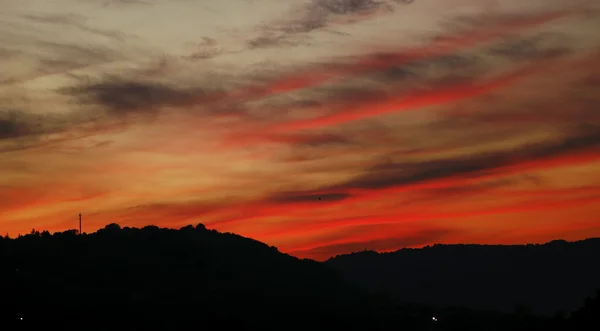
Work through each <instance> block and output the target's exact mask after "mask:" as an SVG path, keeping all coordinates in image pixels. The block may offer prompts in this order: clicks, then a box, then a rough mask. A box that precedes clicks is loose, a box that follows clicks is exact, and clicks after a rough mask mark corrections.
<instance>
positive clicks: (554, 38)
mask: <svg viewBox="0 0 600 331" xmlns="http://www.w3.org/2000/svg"><path fill="white" fill-rule="evenodd" d="M569 42H570V40H569V39H568V37H567V36H566V35H565V34H560V33H550V32H544V33H540V34H537V35H535V36H531V37H523V38H518V39H516V38H508V39H506V40H504V41H503V42H501V43H499V44H497V45H494V46H492V47H490V49H489V50H488V54H490V55H494V56H500V57H504V58H507V59H510V60H531V59H535V60H538V59H544V58H549V57H557V56H561V55H565V54H567V53H569V52H570V51H571V48H570V47H569Z"/></svg>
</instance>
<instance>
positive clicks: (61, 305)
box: [0, 224, 600, 331]
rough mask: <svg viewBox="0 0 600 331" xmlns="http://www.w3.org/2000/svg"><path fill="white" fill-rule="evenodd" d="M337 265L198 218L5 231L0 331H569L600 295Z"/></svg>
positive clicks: (0, 243)
mask: <svg viewBox="0 0 600 331" xmlns="http://www.w3.org/2000/svg"><path fill="white" fill-rule="evenodd" d="M433 250H439V248H433ZM358 256H360V257H365V260H366V262H368V263H371V264H373V263H372V260H371V259H372V258H375V260H376V259H377V258H381V257H384V256H385V255H377V254H373V253H371V254H357V255H355V256H354V257H358ZM480 256H485V254H483V255H480ZM343 260H345V261H347V262H351V261H352V262H353V263H355V262H358V260H356V259H354V258H353V257H352V256H350V257H345V258H344V257H341V258H339V260H338V261H343ZM422 261H423V259H421V258H419V259H418V260H415V262H414V265H415V266H422V265H424V263H423V262H422ZM427 263H428V262H427V261H426V262H425V264H427ZM333 264H335V263H332V261H330V262H329V263H328V264H324V263H318V262H315V261H312V260H300V259H297V258H295V257H292V256H289V255H286V254H282V253H280V252H279V251H278V250H277V249H276V248H275V247H270V246H268V245H265V244H263V243H260V242H257V241H255V240H252V239H248V238H243V237H240V236H237V235H234V234H229V233H219V232H216V231H214V230H207V229H206V228H205V227H204V226H203V225H202V224H199V225H198V226H196V227H193V226H186V227H184V228H182V229H179V230H172V229H160V228H157V227H154V226H148V227H145V228H143V229H136V228H120V227H119V226H118V225H116V224H111V225H109V226H107V227H105V228H104V229H101V230H99V231H98V232H96V233H93V234H82V235H79V234H77V232H76V231H66V232H62V233H55V234H52V235H51V234H50V233H48V232H43V233H39V232H35V231H32V233H31V234H29V235H26V236H21V237H19V238H15V239H9V238H2V237H0V330H36V331H37V330H46V329H57V330H102V331H105V330H119V331H120V330H127V331H132V330H144V331H148V330H161V331H162V330H220V329H231V330H256V331H258V330H260V331H265V330H267V331H270V330H286V331H287V330H292V331H296V330H298V331H299V330H302V331H305V330H327V331H329V330H334V329H340V330H357V331H359V330H360V331H364V330H369V331H371V330H394V331H396V330H407V331H431V330H436V331H455V330H456V331H458V330H460V331H481V330H487V331H508V330H510V331H535V330H540V331H541V330H544V331H553V330H554V331H567V330H568V331H572V330H588V328H587V327H585V328H578V329H576V328H574V327H575V326H578V325H587V324H589V323H588V321H589V320H592V316H595V315H596V313H597V312H598V310H599V309H598V302H599V301H600V300H598V299H595V300H587V301H586V302H585V303H586V306H585V307H584V308H585V309H584V308H582V310H581V312H580V313H579V315H577V316H578V317H577V318H576V319H564V318H553V319H549V318H540V317H535V316H531V315H527V314H504V313H490V312H483V311H477V310H469V309H464V308H450V309H445V308H436V307H433V308H432V307H428V306H427V305H419V304H412V303H411V304H408V303H407V304H405V303H399V302H398V301H396V300H393V299H391V297H389V296H386V295H379V294H369V293H368V292H367V291H364V290H363V289H360V286H357V285H351V284H349V283H347V282H346V281H345V280H344V277H343V276H342V275H341V274H340V273H339V272H338V271H335V270H334V269H333V268H331V267H330V266H328V265H333ZM366 268H369V264H366ZM380 271H381V270H380ZM435 276H436V277H438V278H439V277H440V275H435ZM486 290H487V289H486ZM553 291H556V289H550V290H549V292H548V293H552V292H553ZM547 296H550V294H548V295H547ZM547 296H546V297H547ZM411 299H413V298H411ZM490 300H492V299H490ZM407 301H408V300H407ZM414 301H423V300H414ZM425 301H426V300H425ZM579 303H580V304H579V305H580V306H582V305H583V303H584V302H583V300H580V302H579Z"/></svg>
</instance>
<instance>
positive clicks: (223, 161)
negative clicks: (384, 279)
mask: <svg viewBox="0 0 600 331" xmlns="http://www.w3.org/2000/svg"><path fill="white" fill-rule="evenodd" d="M598 105H600V3H598V2H597V1H593V0H590V1H586V0H528V1H522V0H502V1H495V0H413V1H410V0H293V1H292V0H219V1H209V0H0V233H1V234H2V235H6V234H8V235H10V236H16V235H18V234H24V233H29V232H30V231H31V230H32V229H36V230H39V231H42V230H48V231H51V232H53V231H64V230H68V229H74V228H77V227H78V216H77V215H78V214H79V213H81V214H82V215H83V230H84V231H85V232H92V231H95V230H97V229H99V228H102V227H104V226H105V225H107V224H110V223H118V224H120V225H121V226H132V227H143V226H146V225H157V226H161V227H172V228H178V227H182V226H185V225H187V224H197V223H203V224H205V225H206V226H207V227H208V228H211V229H216V230H219V231H225V232H233V233H237V234H240V235H243V236H247V237H252V238H255V239H257V240H260V241H263V242H265V243H267V244H269V245H273V246H277V247H278V248H279V249H280V251H283V252H285V253H289V254H292V255H295V256H298V257H302V258H305V257H306V258H314V259H317V260H324V259H327V258H328V257H331V256H335V255H337V254H343V253H349V252H353V251H362V250H364V249H372V250H377V251H392V250H396V249H399V248H403V247H422V246H425V245H430V244H434V243H448V244H450V243H480V244H517V243H538V242H545V241H549V240H554V239H566V240H579V239H584V238H588V237H597V236H600V176H599V175H598V173H599V172H600V109H598V107H599V106H598Z"/></svg>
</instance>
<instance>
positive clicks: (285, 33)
mask: <svg viewBox="0 0 600 331" xmlns="http://www.w3.org/2000/svg"><path fill="white" fill-rule="evenodd" d="M411 2H412V1H400V0H393V1H390V0H313V1H311V2H309V3H308V4H307V5H303V6H299V7H295V9H294V10H292V13H290V16H291V17H292V18H290V19H284V20H281V21H276V22H272V23H268V24H264V25H263V26H261V28H260V29H259V30H260V31H261V35H260V36H259V37H256V38H252V39H251V40H250V41H249V42H248V46H249V47H250V48H260V47H273V46H277V47H280V46H293V45H299V44H307V43H309V41H310V39H309V38H308V37H307V36H299V35H301V34H307V33H309V32H312V31H315V30H319V29H324V28H326V27H328V26H329V25H330V23H331V22H332V20H333V19H335V18H336V17H337V18H339V17H343V16H347V17H348V18H352V17H353V16H357V15H363V14H369V13H375V12H376V11H381V10H384V11H388V12H391V11H393V8H394V3H396V4H409V3H411ZM349 22H350V23H351V22H352V20H350V21H349ZM330 32H334V33H338V34H341V33H339V32H337V31H330Z"/></svg>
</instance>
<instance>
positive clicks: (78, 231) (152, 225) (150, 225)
mask: <svg viewBox="0 0 600 331" xmlns="http://www.w3.org/2000/svg"><path fill="white" fill-rule="evenodd" d="M111 225H117V226H119V231H121V230H126V229H130V230H144V228H146V227H155V228H158V229H159V230H171V231H180V230H183V229H184V228H188V227H193V228H195V229H198V227H199V226H203V227H204V229H205V230H206V231H217V232H218V233H219V234H232V235H236V236H239V237H240V238H243V239H251V240H255V241H258V242H259V243H262V244H265V245H268V243H264V242H262V241H260V240H258V239H256V238H251V237H246V236H243V235H241V234H238V233H234V232H221V231H218V230H216V229H210V228H207V227H206V226H205V225H204V224H203V223H197V224H195V225H194V224H187V225H185V226H182V227H179V228H169V227H160V226H157V225H155V224H147V225H144V226H142V227H129V226H121V225H120V224H117V223H109V224H106V225H105V226H104V227H101V228H99V229H96V230H95V231H93V232H85V231H83V232H80V230H79V229H76V228H72V229H65V230H58V231H54V232H50V231H48V230H39V229H31V231H30V232H29V233H22V234H18V235H17V236H8V235H5V236H2V235H0V238H5V239H9V240H15V239H19V238H21V237H23V236H27V235H32V234H34V235H40V234H42V233H43V232H48V233H49V234H50V235H54V234H56V233H65V232H76V233H77V235H93V234H97V233H98V231H100V230H102V229H106V228H107V227H108V226H111ZM588 240H600V237H587V238H583V239H577V240H564V239H551V240H549V241H545V242H529V243H520V244H493V243H491V244H490V243H488V244H478V243H466V242H465V243H462V242H456V243H431V244H427V245H422V246H410V247H408V246H407V247H399V248H396V249H393V250H378V251H377V250H371V249H362V250H356V251H350V252H345V253H341V254H338V255H333V256H328V257H325V258H323V257H321V258H310V257H301V256H296V255H293V254H290V253H286V252H283V251H281V250H280V249H279V247H277V246H272V245H269V246H271V247H275V248H276V249H277V250H278V251H279V252H281V253H283V254H287V255H290V256H293V257H296V258H298V259H309V260H313V261H316V262H326V261H327V260H329V259H333V258H336V257H338V256H344V255H352V254H357V253H364V252H371V253H377V254H386V253H395V252H399V251H402V250H407V249H408V250H410V249H417V250H419V249H425V248H431V247H435V246H454V245H455V246H493V247H499V246H500V247H511V246H543V245H547V244H551V243H553V242H565V243H568V244H574V243H579V242H584V241H588Z"/></svg>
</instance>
